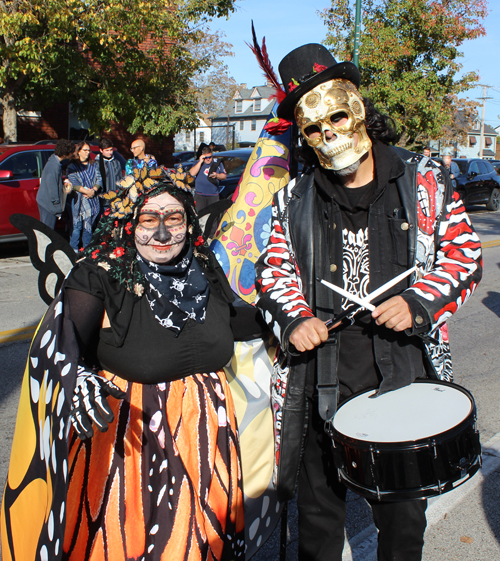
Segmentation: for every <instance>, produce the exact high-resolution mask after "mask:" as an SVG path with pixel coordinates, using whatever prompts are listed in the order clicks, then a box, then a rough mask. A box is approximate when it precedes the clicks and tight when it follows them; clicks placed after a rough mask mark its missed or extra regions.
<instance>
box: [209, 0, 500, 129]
mask: <svg viewBox="0 0 500 561" xmlns="http://www.w3.org/2000/svg"><path fill="white" fill-rule="evenodd" d="M352 2H353V3H354V0H352ZM496 2H498V0H489V8H490V14H489V16H488V17H487V19H486V20H485V22H484V25H485V27H486V32H487V35H486V36H485V37H482V38H480V39H476V40H475V41H469V42H467V43H464V44H463V45H462V48H461V50H462V52H463V53H464V56H463V58H462V61H461V62H462V63H463V71H471V70H474V71H477V72H478V73H479V75H480V76H481V82H480V83H481V84H485V85H488V86H492V87H493V89H490V90H488V93H487V95H488V96H489V97H492V98H493V99H491V100H487V101H486V123H487V124H489V125H491V126H493V127H496V126H497V125H499V124H500V117H499V115H500V64H499V62H498V59H499V56H500V10H499V9H498V8H497V9H496V10H494V4H495V3H496ZM329 5H330V4H329V2H328V1H327V0H237V7H238V8H237V11H236V13H234V14H233V15H231V16H230V18H229V20H225V19H219V20H216V21H214V22H213V23H212V25H211V27H212V29H214V30H215V29H220V30H221V31H223V32H224V33H225V34H226V40H227V41H228V42H229V43H231V44H232V45H233V48H234V49H233V50H234V53H235V56H234V57H230V58H227V59H226V63H227V65H228V67H229V70H230V73H231V74H232V75H233V77H234V79H235V80H236V81H237V82H238V83H246V84H247V85H248V87H251V86H256V85H261V84H264V83H265V81H264V78H263V76H262V72H261V70H260V68H259V66H258V64H257V61H256V59H255V57H254V55H253V54H252V52H251V51H250V49H249V48H248V47H247V45H246V44H245V41H246V42H251V39H252V34H251V29H250V26H251V20H252V19H253V21H254V26H255V30H256V33H257V38H258V39H259V42H260V43H261V42H262V37H263V36H265V38H266V44H267V48H268V52H269V56H270V59H271V62H272V63H273V66H274V69H275V70H276V72H277V71H278V64H279V62H280V60H281V59H282V58H283V57H284V56H285V55H286V54H287V53H288V52H290V51H291V50H293V49H294V48H295V47H298V46H300V45H304V44H306V43H321V42H322V41H323V39H324V38H325V35H326V27H325V26H324V25H323V21H322V19H321V18H320V16H319V15H318V11H321V10H324V9H325V8H327V7H328V6H329ZM466 96H467V97H469V99H476V98H479V97H481V96H482V90H481V88H476V89H474V90H470V91H469V92H467V94H466ZM478 103H481V102H479V101H478ZM479 114H480V115H481V113H480V109H479Z"/></svg>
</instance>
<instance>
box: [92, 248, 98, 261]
mask: <svg viewBox="0 0 500 561" xmlns="http://www.w3.org/2000/svg"><path fill="white" fill-rule="evenodd" d="M98 254H99V250H98V249H94V251H93V252H92V253H91V255H92V259H97V255H98Z"/></svg>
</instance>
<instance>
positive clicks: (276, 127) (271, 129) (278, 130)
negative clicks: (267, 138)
mask: <svg viewBox="0 0 500 561" xmlns="http://www.w3.org/2000/svg"><path fill="white" fill-rule="evenodd" d="M291 124H292V121H287V119H278V117H275V118H274V119H270V120H269V121H268V122H267V123H266V124H265V125H264V130H266V131H267V132H268V133H269V134H271V135H273V136H277V135H279V134H283V133H284V132H286V131H287V130H288V129H289V127H290V126H291Z"/></svg>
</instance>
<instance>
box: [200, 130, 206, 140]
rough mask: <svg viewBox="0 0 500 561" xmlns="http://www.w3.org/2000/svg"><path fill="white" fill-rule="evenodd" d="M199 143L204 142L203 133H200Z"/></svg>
mask: <svg viewBox="0 0 500 561" xmlns="http://www.w3.org/2000/svg"><path fill="white" fill-rule="evenodd" d="M200 142H205V133H204V132H200Z"/></svg>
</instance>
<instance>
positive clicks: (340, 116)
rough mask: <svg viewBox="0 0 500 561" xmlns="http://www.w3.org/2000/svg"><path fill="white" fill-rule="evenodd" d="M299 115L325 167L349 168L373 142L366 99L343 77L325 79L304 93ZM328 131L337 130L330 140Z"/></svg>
mask: <svg viewBox="0 0 500 561" xmlns="http://www.w3.org/2000/svg"><path fill="white" fill-rule="evenodd" d="M295 119H296V121H297V124H298V126H299V128H300V130H301V132H302V135H303V136H304V138H305V139H306V141H307V143H308V144H309V146H311V148H313V150H314V151H315V152H316V154H317V155H318V158H319V162H320V164H321V166H322V167H323V168H325V169H333V170H341V169H345V168H347V167H348V166H350V165H352V164H354V163H356V162H357V161H358V160H359V159H360V158H361V156H363V155H364V154H366V153H367V152H368V151H369V150H370V148H371V146H372V143H371V140H370V139H369V137H368V134H367V132H366V127H365V106H364V105H363V99H362V98H361V96H360V95H359V92H358V90H357V89H356V88H355V86H354V85H353V84H352V83H351V82H349V81H348V80H344V79H343V78H336V79H334V80H330V81H328V82H324V83H323V84H320V85H319V86H316V87H315V88H313V89H312V90H311V91H309V92H307V93H306V94H305V95H303V96H302V97H301V98H300V99H299V101H298V103H297V105H296V107H295ZM346 119H347V120H346ZM336 121H338V124H336ZM313 131H315V132H316V133H318V132H320V133H321V134H320V135H317V134H313ZM326 131H331V132H333V135H334V136H333V137H332V138H331V139H330V140H327V138H326V136H325V132H326ZM311 137H312V138H311Z"/></svg>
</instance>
